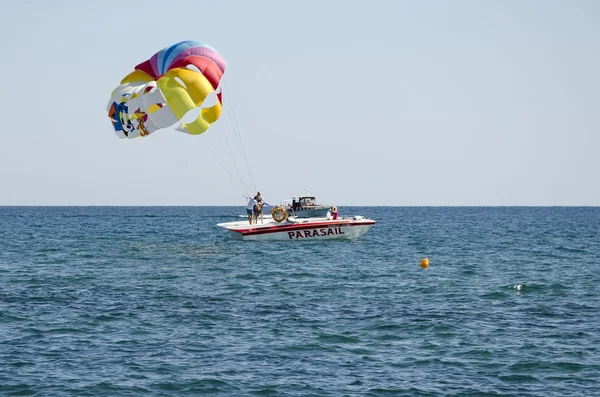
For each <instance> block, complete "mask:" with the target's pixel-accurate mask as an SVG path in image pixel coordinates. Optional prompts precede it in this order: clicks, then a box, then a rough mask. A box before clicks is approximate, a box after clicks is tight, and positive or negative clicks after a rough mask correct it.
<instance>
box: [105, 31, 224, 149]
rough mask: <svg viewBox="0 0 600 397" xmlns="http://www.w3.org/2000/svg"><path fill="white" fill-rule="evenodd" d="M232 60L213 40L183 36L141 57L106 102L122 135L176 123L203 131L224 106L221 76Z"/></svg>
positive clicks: (138, 134) (182, 128)
mask: <svg viewBox="0 0 600 397" xmlns="http://www.w3.org/2000/svg"><path fill="white" fill-rule="evenodd" d="M226 67H227V63H226V62H225V61H224V60H223V58H222V57H221V55H219V53H218V52H217V51H216V50H215V49H214V48H213V47H211V46H209V45H208V44H203V43H198V42H196V41H182V42H180V43H176V44H173V45H172V46H170V47H165V48H163V49H162V50H160V51H158V52H157V53H156V54H154V55H153V56H152V57H151V58H150V59H148V60H146V61H144V62H142V63H140V64H139V65H137V66H136V67H135V68H134V71H133V72H131V73H130V74H128V75H127V76H126V77H125V78H124V79H123V80H121V84H120V85H119V86H118V87H117V88H115V90H114V91H113V92H112V95H111V98H110V101H109V102H108V105H107V109H106V110H107V112H108V117H109V118H110V120H111V122H112V125H113V127H114V129H115V132H116V134H117V136H118V137H120V138H137V137H143V136H147V135H149V134H151V133H153V132H155V131H157V130H160V129H163V128H167V127H171V126H174V125H175V124H179V125H178V126H177V127H176V128H175V129H176V130H178V131H181V132H186V133H189V134H192V135H197V134H202V133H203V132H205V131H206V130H207V129H208V128H209V127H210V124H212V123H214V122H215V121H217V120H218V119H219V116H220V115H221V111H222V96H221V88H220V82H221V78H222V77H223V74H224V73H225V68H226Z"/></svg>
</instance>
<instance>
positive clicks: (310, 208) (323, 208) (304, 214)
mask: <svg viewBox="0 0 600 397" xmlns="http://www.w3.org/2000/svg"><path fill="white" fill-rule="evenodd" d="M283 204H284V206H285V207H286V208H287V209H288V213H289V214H290V215H292V216H295V217H296V218H323V217H326V216H327V213H328V212H329V210H331V207H332V206H331V205H323V204H317V201H316V198H315V196H293V197H292V199H291V200H284V202H283Z"/></svg>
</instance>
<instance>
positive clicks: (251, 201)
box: [246, 196, 256, 224]
mask: <svg viewBox="0 0 600 397" xmlns="http://www.w3.org/2000/svg"><path fill="white" fill-rule="evenodd" d="M246 198H247V199H248V205H247V206H246V214H248V223H249V224H252V217H253V216H254V206H255V205H256V196H254V197H246Z"/></svg>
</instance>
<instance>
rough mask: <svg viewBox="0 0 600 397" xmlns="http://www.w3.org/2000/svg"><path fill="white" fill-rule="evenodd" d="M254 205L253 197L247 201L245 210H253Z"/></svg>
mask: <svg viewBox="0 0 600 397" xmlns="http://www.w3.org/2000/svg"><path fill="white" fill-rule="evenodd" d="M254 204H256V200H254V197H252V198H251V199H250V200H249V201H248V205H247V206H246V209H249V210H253V209H254Z"/></svg>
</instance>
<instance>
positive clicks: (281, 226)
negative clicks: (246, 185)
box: [217, 217, 376, 241]
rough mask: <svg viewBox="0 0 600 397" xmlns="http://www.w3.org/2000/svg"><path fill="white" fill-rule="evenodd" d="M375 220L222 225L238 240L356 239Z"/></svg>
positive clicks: (344, 219) (351, 219)
mask: <svg viewBox="0 0 600 397" xmlns="http://www.w3.org/2000/svg"><path fill="white" fill-rule="evenodd" d="M375 223H376V222H375V221H374V220H371V219H364V218H362V217H353V218H343V219H337V220H332V219H326V218H310V219H301V220H296V221H293V222H287V221H286V222H282V223H277V222H275V221H273V220H269V221H266V220H265V223H263V224H261V223H259V224H256V225H250V224H248V222H229V223H220V224H218V225H217V226H221V227H223V228H225V229H227V230H229V232H230V234H231V237H233V238H234V239H236V240H250V241H293V240H296V241H308V240H353V239H356V238H358V237H360V236H362V235H363V234H365V233H366V232H367V231H368V230H369V229H370V228H371V227H373V225H375Z"/></svg>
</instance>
